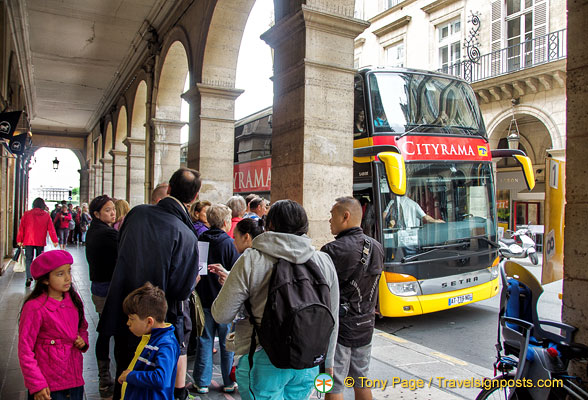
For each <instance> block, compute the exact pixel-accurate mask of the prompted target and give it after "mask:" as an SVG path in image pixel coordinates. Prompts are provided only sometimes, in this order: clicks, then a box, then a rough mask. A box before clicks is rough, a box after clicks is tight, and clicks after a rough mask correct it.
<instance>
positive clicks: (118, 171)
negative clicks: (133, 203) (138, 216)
mask: <svg viewBox="0 0 588 400" xmlns="http://www.w3.org/2000/svg"><path fill="white" fill-rule="evenodd" d="M127 129H128V123H127V108H126V106H124V105H123V106H121V108H120V110H119V112H118V117H117V119H116V131H115V134H114V148H113V149H112V150H110V155H111V156H112V197H114V198H115V199H123V198H124V199H126V198H127V197H126V196H127V152H126V150H125V146H124V143H123V142H124V140H125V139H126V138H127V135H128V133H127Z"/></svg>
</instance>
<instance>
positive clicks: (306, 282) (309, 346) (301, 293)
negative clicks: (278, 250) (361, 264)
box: [245, 259, 335, 369]
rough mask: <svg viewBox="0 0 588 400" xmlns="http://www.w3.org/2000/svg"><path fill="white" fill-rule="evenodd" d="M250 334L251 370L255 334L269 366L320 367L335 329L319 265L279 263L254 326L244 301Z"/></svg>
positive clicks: (309, 261) (279, 261)
mask: <svg viewBox="0 0 588 400" xmlns="http://www.w3.org/2000/svg"><path fill="white" fill-rule="evenodd" d="M245 308H246V310H247V312H248V313H249V318H250V321H251V324H252V325H253V327H254V329H253V333H252V335H251V348H250V350H249V367H250V368H252V367H253V355H254V354H255V348H256V341H255V334H256V333H257V337H258V338H259V342H260V344H261V346H262V347H263V349H264V350H265V352H266V353H267V355H268V357H269V359H270V361H271V363H272V364H273V365H274V366H275V367H277V368H282V369H290V368H292V369H305V368H312V367H315V366H317V365H320V364H322V363H323V362H324V361H325V358H326V355H327V349H328V347H329V339H330V337H331V333H332V332H333V328H334V326H335V319H334V318H333V315H332V314H331V300H330V288H329V285H328V283H327V281H326V280H325V277H324V276H323V274H322V272H321V270H320V268H319V266H318V265H317V264H316V263H315V262H313V261H311V260H310V259H309V260H308V261H307V262H306V263H305V264H292V263H290V262H288V261H286V260H282V259H280V260H278V262H277V263H276V264H275V265H274V270H273V272H272V276H271V278H270V283H269V289H268V297H267V302H266V304H265V308H264V311H263V317H262V319H261V325H259V326H258V325H257V324H256V323H255V319H254V318H253V313H252V312H251V303H250V302H249V300H247V301H246V302H245Z"/></svg>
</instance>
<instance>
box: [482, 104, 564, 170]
mask: <svg viewBox="0 0 588 400" xmlns="http://www.w3.org/2000/svg"><path fill="white" fill-rule="evenodd" d="M515 118H516V120H517V123H518V127H519V132H520V143H521V145H522V147H523V148H524V150H525V151H526V153H527V155H528V156H529V158H530V159H531V161H532V162H533V164H535V165H542V164H543V163H544V162H545V156H546V151H547V150H548V149H551V148H554V146H555V145H554V143H553V132H549V129H548V127H547V126H546V125H545V124H544V123H543V121H541V120H539V119H538V118H537V117H535V116H534V115H529V114H524V113H518V112H516V113H515ZM511 120H512V112H511V113H510V114H506V115H504V118H503V119H502V120H501V121H498V122H497V123H494V124H492V128H491V129H492V130H489V131H488V132H489V135H490V148H492V149H495V148H498V147H499V142H500V141H501V140H504V139H505V138H506V136H507V134H508V130H509V125H510V123H511ZM504 147H505V144H504V143H503V145H502V148H504ZM508 164H509V162H508V161H507V163H506V165H508ZM515 164H516V163H513V165H515ZM503 166H504V165H503ZM499 167H500V165H499Z"/></svg>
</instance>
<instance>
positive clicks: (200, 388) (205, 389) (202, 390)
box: [193, 385, 208, 394]
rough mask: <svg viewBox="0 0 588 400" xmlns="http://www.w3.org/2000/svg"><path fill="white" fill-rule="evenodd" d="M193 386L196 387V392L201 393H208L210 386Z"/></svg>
mask: <svg viewBox="0 0 588 400" xmlns="http://www.w3.org/2000/svg"><path fill="white" fill-rule="evenodd" d="M193 388H194V391H195V392H196V393H199V394H206V393H208V386H198V385H194V386H193Z"/></svg>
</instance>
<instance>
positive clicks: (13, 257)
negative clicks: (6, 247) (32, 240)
mask: <svg viewBox="0 0 588 400" xmlns="http://www.w3.org/2000/svg"><path fill="white" fill-rule="evenodd" d="M20 253H22V247H20V246H18V247H17V248H16V251H15V252H14V255H13V256H12V261H18V257H20Z"/></svg>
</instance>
